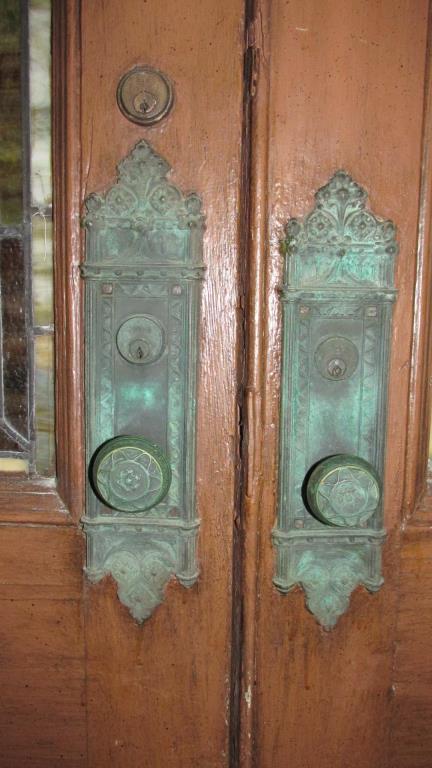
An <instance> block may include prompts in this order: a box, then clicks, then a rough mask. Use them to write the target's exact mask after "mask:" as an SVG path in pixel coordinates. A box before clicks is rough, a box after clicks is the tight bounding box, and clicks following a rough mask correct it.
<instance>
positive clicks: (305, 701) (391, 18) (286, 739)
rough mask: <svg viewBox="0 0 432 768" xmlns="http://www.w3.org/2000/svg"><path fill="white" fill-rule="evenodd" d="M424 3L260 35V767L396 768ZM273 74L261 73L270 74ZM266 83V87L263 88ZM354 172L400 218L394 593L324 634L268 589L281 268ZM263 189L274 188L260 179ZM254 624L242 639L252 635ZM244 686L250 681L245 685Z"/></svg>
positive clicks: (383, 6) (283, 21)
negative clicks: (263, 226) (328, 197)
mask: <svg viewBox="0 0 432 768" xmlns="http://www.w3.org/2000/svg"><path fill="white" fill-rule="evenodd" d="M427 12H428V7H427V3H426V2H420V3H416V4H412V3H404V4H402V5H399V6H398V11H397V13H395V11H394V5H393V4H392V3H390V2H381V3H362V2H357V1H356V0H352V2H349V3H348V4H347V3H345V2H344V3H341V2H338V1H336V2H332V3H326V4H319V3H316V2H306V3H305V2H303V1H302V2H291V3H289V4H286V3H282V2H273V3H272V4H271V6H270V4H267V3H265V4H263V6H262V13H263V14H264V16H265V14H266V13H268V14H270V18H269V19H268V21H267V22H265V23H267V24H268V25H269V28H270V30H271V31H270V33H269V35H268V36H267V39H266V51H267V52H268V51H270V53H269V54H268V56H269V62H270V63H269V65H268V70H269V80H270V92H269V97H268V115H269V117H268V147H269V150H268V166H269V170H268V176H267V177H266V181H267V185H268V195H269V204H268V209H269V212H270V213H269V224H268V238H269V241H270V244H271V247H270V258H269V259H268V272H267V287H266V300H265V305H264V307H263V313H262V316H263V318H265V320H264V321H263V333H267V350H266V356H265V368H264V374H263V379H262V380H263V382H265V389H264V392H263V394H264V396H265V408H264V417H263V424H262V445H263V448H262V452H263V458H262V466H263V467H265V472H264V473H263V488H262V498H261V500H260V504H259V506H258V503H257V506H256V515H257V516H258V519H259V530H260V550H259V576H258V578H259V583H258V595H259V597H258V601H257V606H256V619H257V628H256V636H255V642H256V669H257V674H256V688H255V689H254V690H253V698H254V701H255V711H254V723H255V731H254V735H255V744H254V750H253V752H254V755H255V758H254V759H255V761H256V764H257V765H259V766H260V768H267V766H268V767H269V768H270V766H272V768H276V767H277V766H281V768H282V766H285V765H286V764H287V760H288V759H289V763H290V765H291V766H292V767H293V768H308V767H309V766H310V768H314V767H315V766H316V765H317V761H319V764H320V766H323V767H324V766H330V765H332V766H334V765H340V766H342V765H349V766H350V768H360V766H364V767H366V766H384V765H390V764H391V765H394V764H395V763H393V762H389V744H390V738H391V719H390V714H391V706H392V683H393V681H394V678H393V663H394V660H393V649H394V642H395V637H396V635H395V622H396V603H397V589H398V572H399V552H398V550H399V526H400V522H401V503H402V492H403V477H402V472H401V470H402V468H403V463H404V446H405V439H406V408H407V403H408V387H409V362H408V361H409V357H410V331H409V329H410V327H411V317H412V291H413V284H414V275H415V259H414V254H415V250H416V233H417V219H418V205H419V198H418V190H419V182H420V153H421V141H422V115H423V89H424V63H425V53H426V31H427ZM263 77H264V78H265V77H266V68H265V67H264V71H263ZM264 87H266V86H265V85H264ZM338 168H344V169H345V170H346V171H347V172H348V173H350V174H351V175H353V176H354V177H355V178H356V180H357V181H359V183H360V184H361V185H362V186H365V187H366V189H367V190H368V192H369V202H370V206H371V209H372V210H374V211H377V212H379V213H380V214H381V215H382V216H383V217H385V218H390V219H392V220H393V221H394V222H395V224H396V226H397V230H398V240H399V242H400V246H401V250H400V255H399V257H398V262H397V274H396V286H397V287H398V289H399V296H398V300H397V303H396V306H395V314H394V325H393V343H392V359H391V372H390V395H389V404H388V407H389V423H388V441H387V449H386V483H385V527H386V528H387V530H388V539H387V542H386V544H385V545H384V577H385V584H384V586H383V588H382V589H381V591H380V592H379V593H378V594H376V595H373V596H370V595H369V594H368V593H366V592H365V591H364V590H363V589H359V590H357V591H356V592H355V594H354V595H353V596H352V599H351V605H350V608H349V610H348V611H347V613H346V614H345V615H344V616H342V617H341V619H340V620H339V623H338V625H337V627H336V629H335V630H334V631H332V632H328V633H327V632H324V631H323V630H322V628H320V627H319V625H318V624H317V623H316V621H315V619H314V617H313V616H312V615H311V614H310V613H308V611H307V610H306V609H305V606H304V595H303V594H302V592H301V590H300V589H298V588H297V589H296V590H295V593H294V594H289V595H287V596H285V597H283V596H281V595H279V594H278V593H277V591H276V590H275V588H274V586H273V585H272V578H273V570H274V552H273V550H272V546H271V539H270V532H271V529H272V526H273V524H274V521H275V498H277V494H276V488H277V485H276V482H277V474H278V469H277V462H276V458H275V457H276V456H277V434H278V429H277V425H278V415H279V394H280V393H279V391H278V382H279V377H280V350H281V339H280V318H281V315H280V304H279V298H278V292H277V290H276V289H277V286H278V285H279V284H280V283H281V269H282V258H281V255H280V252H279V244H278V241H279V238H281V237H282V236H283V228H284V225H285V224H286V222H287V220H288V218H289V217H292V216H298V217H303V216H304V215H305V214H306V213H308V212H309V211H310V210H311V209H312V207H313V202H314V201H313V194H314V192H315V191H316V190H317V189H318V188H319V187H321V186H322V185H323V184H325V183H326V182H327V180H328V179H329V178H330V177H331V175H332V174H333V173H334V172H335V171H336V170H337V169H338ZM263 184H265V182H263ZM251 627H252V617H251V616H249V621H248V622H247V623H246V631H247V632H253V631H254V630H253V629H252V628H251ZM244 685H245V687H247V681H246V682H245V683H244Z"/></svg>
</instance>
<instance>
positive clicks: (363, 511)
mask: <svg viewBox="0 0 432 768" xmlns="http://www.w3.org/2000/svg"><path fill="white" fill-rule="evenodd" d="M306 497H307V501H308V505H309V508H310V511H311V512H312V514H313V515H314V516H315V517H316V518H318V520H320V521H321V522H322V523H326V524H327V525H336V526H341V527H348V528H356V527H358V526H361V525H363V524H364V523H366V521H367V520H369V518H371V517H372V515H373V514H374V512H375V511H376V509H377V507H378V505H379V503H380V500H381V483H380V479H379V477H378V474H377V472H376V471H375V469H374V468H373V466H372V465H371V464H369V462H368V461H365V460H364V459H361V458H359V457H358V456H350V455H348V454H338V455H336V456H329V457H328V458H326V459H323V461H320V462H319V464H317V466H316V467H315V468H314V469H313V471H312V472H311V474H310V476H309V478H308V479H307V484H306Z"/></svg>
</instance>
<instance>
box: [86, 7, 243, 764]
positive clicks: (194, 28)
mask: <svg viewBox="0 0 432 768" xmlns="http://www.w3.org/2000/svg"><path fill="white" fill-rule="evenodd" d="M81 13H82V16H81V21H82V38H81V39H82V70H81V78H82V165H83V189H82V195H83V197H84V196H85V195H87V194H88V193H90V192H97V191H102V190H104V189H105V188H107V186H109V185H110V184H112V182H113V181H114V179H115V169H116V165H117V163H118V162H119V160H120V159H121V158H122V157H124V155H125V154H126V153H127V152H129V150H130V149H131V148H132V147H133V146H134V144H135V143H136V142H137V141H138V140H139V139H140V138H145V139H147V140H148V141H149V142H150V143H151V145H152V146H153V148H154V149H155V150H156V151H157V152H159V153H160V154H162V155H163V156H164V157H165V158H166V160H167V161H168V162H169V163H170V165H171V166H172V167H173V173H172V175H171V178H172V180H173V182H174V183H175V184H177V185H178V186H179V187H180V188H181V189H182V190H184V191H192V190H193V191H196V192H198V194H199V195H201V197H202V200H203V208H204V212H205V215H206V233H205V244H204V261H205V264H206V266H207V270H206V275H205V281H204V286H203V300H202V315H201V317H202V320H201V331H202V332H201V348H200V374H199V386H198V432H197V440H198V442H197V501H198V508H197V509H198V515H199V517H200V518H201V530H200V537H199V564H200V569H201V575H200V578H199V581H198V583H197V584H196V585H195V586H194V587H193V588H192V589H190V590H185V589H184V588H183V587H181V586H180V585H179V584H177V583H172V584H171V585H170V586H169V588H168V593H167V596H166V600H165V603H164V604H163V605H162V606H161V607H159V608H158V609H157V610H156V612H155V614H154V615H153V617H152V618H151V619H150V620H149V621H147V622H146V623H145V624H144V626H143V627H139V626H137V624H136V623H135V622H134V621H133V619H132V618H131V616H130V615H129V613H128V611H127V610H126V609H125V608H124V606H122V605H121V604H120V603H119V601H118V599H117V597H116V595H115V588H114V585H113V584H111V583H108V582H106V581H105V582H104V583H102V584H100V585H98V586H96V587H92V586H87V588H86V596H85V605H86V637H87V649H88V696H89V714H88V717H89V745H90V747H89V749H90V751H89V765H90V766H91V768H106V766H107V765H110V766H113V768H125V766H128V768H135V767H136V768H154V766H157V765H161V764H162V762H163V765H164V766H165V768H170V767H172V768H192V767H193V766H197V768H198V766H200V768H201V766H203V765H205V766H207V768H211V767H214V768H216V766H225V765H227V763H228V751H229V744H228V721H229V697H230V664H231V656H230V645H231V587H232V580H231V562H232V546H233V522H234V515H235V509H234V499H235V472H236V457H237V452H238V429H239V425H238V414H237V408H236V402H237V388H238V378H237V342H238V333H239V327H238V324H239V319H240V301H239V292H240V291H239V280H238V261H239V249H238V236H239V215H238V214H239V189H240V177H241V172H240V160H241V136H242V105H243V85H242V76H243V3H242V2H240V0H233V1H230V2H223V3H222V4H219V3H215V2H213V1H212V0H204V2H200V3H199V5H196V4H195V3H184V2H181V3H179V2H177V1H174V0H165V2H163V3H161V2H160V1H159V0H148V2H145V3H143V2H139V1H138V0H125V1H124V2H122V3H118V2H117V0H104V2H102V0H92V2H91V3H83V4H82V11H81ZM138 64H148V65H153V66H155V67H157V68H159V69H161V70H162V71H163V72H165V73H166V74H167V75H168V76H169V78H170V79H171V80H172V82H173V84H174V90H175V104H174V107H173V109H172V111H171V113H170V115H169V116H168V118H167V119H166V120H164V121H163V122H161V123H160V124H158V125H157V126H154V127H151V128H147V129H146V128H143V127H140V126H137V125H135V124H133V123H131V122H129V121H128V120H126V119H125V118H124V117H123V115H122V114H121V113H120V111H119V109H118V107H117V104H116V88H117V84H118V81H119V79H120V77H121V76H122V75H123V74H124V73H125V72H126V71H128V70H129V69H131V68H132V67H134V66H136V65H138ZM161 761H162V762H161Z"/></svg>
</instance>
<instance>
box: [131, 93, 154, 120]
mask: <svg viewBox="0 0 432 768" xmlns="http://www.w3.org/2000/svg"><path fill="white" fill-rule="evenodd" d="M156 104H157V98H156V97H155V96H154V95H153V94H152V93H150V92H149V91H140V92H139V93H137V95H136V96H135V98H134V100H133V105H134V109H135V111H136V112H141V114H142V115H146V114H147V113H148V112H151V111H152V109H154V108H155V106H156Z"/></svg>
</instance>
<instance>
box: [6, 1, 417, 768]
mask: <svg viewBox="0 0 432 768" xmlns="http://www.w3.org/2000/svg"><path fill="white" fill-rule="evenodd" d="M427 36H428V2H427V0H415V1H411V2H409V1H408V0H407V1H406V2H398V3H396V4H395V3H394V0H370V1H369V0H368V2H364V0H327V1H326V2H318V0H290V2H286V1H285V0H273V2H270V0H261V2H260V0H257V2H256V3H255V4H253V3H249V2H247V3H244V2H243V0H218V2H215V1H214V0H201V2H199V3H196V2H192V0H181V1H180V2H179V0H163V2H161V0H123V2H121V3H119V2H118V0H91V2H81V3H79V2H78V0H65V2H64V3H63V2H58V3H57V4H56V7H55V18H54V67H55V89H54V97H55V102H54V108H55V109H54V111H55V139H56V151H55V157H54V163H55V164H54V168H55V176H56V193H57V209H56V221H57V255H56V265H57V271H56V296H57V318H56V320H57V334H58V336H57V339H58V340H57V376H58V388H57V409H58V410H57V430H58V448H57V456H58V475H59V481H58V487H57V489H56V491H55V492H54V491H53V490H52V489H47V488H46V487H42V486H38V485H37V484H35V485H32V486H31V487H30V486H28V487H22V486H20V487H19V488H18V487H17V486H14V485H13V483H12V485H11V483H10V482H9V483H8V485H6V486H2V487H1V488H0V503H1V511H0V515H1V523H2V527H1V537H0V553H1V556H0V588H1V597H2V617H3V618H2V629H1V637H2V645H1V653H2V666H1V675H2V695H1V698H2V706H1V708H0V709H1V710H2V713H1V717H2V731H1V735H0V744H1V750H0V765H1V766H4V767H5V768H26V767H27V766H32V767H33V768H36V767H37V768H39V767H40V768H42V766H43V767H44V768H48V766H61V765H65V766H68V767H69V768H78V767H79V768H107V766H114V767H115V768H143V767H145V768H156V767H158V766H164V768H194V767H196V768H203V767H204V766H205V767H206V768H212V767H214V768H228V766H230V767H231V768H235V766H241V767H242V768H252V766H255V768H287V766H289V767H290V768H316V767H317V766H320V768H327V766H328V767H330V766H332V768H335V767H337V768H346V766H349V768H366V767H367V768H429V767H430V766H431V765H432V741H431V736H430V733H431V729H430V716H431V710H432V707H431V693H430V690H429V688H428V681H429V684H430V682H431V680H430V675H431V673H432V662H431V655H430V652H429V648H428V642H427V639H428V629H429V628H430V621H431V610H432V606H431V604H430V600H431V598H430V589H429V590H428V584H429V585H430V581H431V576H432V565H431V560H430V558H431V554H432V539H431V515H430V511H429V509H428V499H427V496H426V497H422V498H423V505H422V506H419V505H418V502H419V499H420V497H421V496H422V493H423V492H424V490H425V451H424V435H427V432H428V428H427V424H426V422H427V419H428V415H427V398H426V396H425V392H426V390H425V388H424V382H425V381H426V380H427V370H428V369H427V351H426V350H427V334H426V333H425V328H426V326H427V317H428V302H427V293H426V291H425V289H424V284H425V281H427V277H428V275H429V266H428V264H429V262H428V255H427V245H428V232H429V219H428V216H430V205H429V203H430V199H429V198H430V186H431V184H430V182H431V175H430V168H429V162H430V161H429V156H428V146H429V145H428V131H429V130H430V122H431V118H430V115H429V111H428V109H429V101H428V87H429V79H428V78H429V61H428V48H427V45H428V42H427V41H428V38H427ZM137 64H150V65H154V66H156V67H158V68H160V69H161V70H162V71H164V72H166V74H167V75H169V77H170V78H171V79H172V81H173V83H174V87H175V106H174V109H173V110H172V112H171V113H170V115H169V116H168V117H167V119H165V120H164V121H162V122H161V123H159V124H158V125H157V126H154V127H150V128H142V127H139V126H137V125H135V124H133V123H131V122H128V121H127V120H126V119H125V117H124V116H123V115H122V114H121V113H120V111H119V109H118V107H117V104H116V98H115V93H116V87H117V84H118V81H119V79H120V77H121V76H122V75H123V74H124V73H125V72H126V71H127V70H129V69H130V68H132V67H133V66H135V65H137ZM142 137H144V138H146V139H147V140H148V141H149V142H150V143H151V144H152V146H153V147H154V148H155V149H156V150H157V151H158V152H159V153H160V154H162V155H163V156H164V157H165V158H166V159H167V160H168V161H169V163H170V164H171V166H172V167H173V175H172V178H173V180H174V182H175V183H176V184H177V185H178V186H179V187H180V188H182V189H183V190H194V191H196V192H198V193H199V194H200V196H201V197H202V199H203V205H204V212H205V215H206V233H205V243H204V261H205V263H206V266H207V272H206V277H205V281H204V289H203V298H202V321H201V345H200V373H199V389H198V429H197V439H198V444H197V459H198V462H197V501H198V514H199V516H200V518H201V529H200V538H199V562H200V571H201V574H200V578H199V581H198V583H197V584H196V585H195V586H194V587H193V588H192V589H190V590H185V589H183V588H182V587H181V586H180V585H179V584H177V583H175V582H174V581H173V582H172V583H170V584H169V586H168V589H167V592H166V597H165V601H164V603H163V605H162V606H160V607H159V608H158V609H157V610H156V611H155V613H154V615H153V616H152V618H151V619H149V620H148V621H147V622H145V623H144V625H143V626H138V625H137V624H136V623H135V622H134V620H133V619H132V618H131V616H130V615H129V613H128V611H127V609H126V608H124V606H122V605H121V604H120V603H119V601H118V599H117V596H116V588H115V584H114V583H113V582H112V581H110V580H104V581H103V582H102V583H100V584H98V585H90V584H89V583H88V582H87V581H86V579H85V577H84V575H83V570H82V568H83V564H84V540H83V536H82V533H81V531H80V526H79V520H80V517H81V515H82V513H83V485H84V482H83V480H84V476H85V466H84V462H83V458H82V457H83V452H82V439H83V438H82V430H80V428H79V425H80V424H81V425H82V418H81V415H82V402H83V401H82V380H83V377H82V348H83V336H82V305H81V294H80V278H79V273H78V263H79V261H80V260H81V258H82V254H83V248H82V245H83V244H82V234H81V231H80V227H79V215H80V212H81V210H82V202H83V199H84V198H85V196H86V195H87V194H89V193H90V192H95V191H103V190H104V189H106V188H108V187H109V186H110V185H111V184H112V183H113V181H114V179H115V168H116V165H117V164H118V162H119V160H120V159H121V158H122V157H123V156H124V155H125V154H126V153H127V152H128V151H129V150H130V149H131V147H132V146H133V145H134V144H135V143H136V142H137V141H138V140H139V139H140V138H142ZM340 167H344V168H345V169H346V170H347V171H349V172H350V173H351V174H352V175H353V176H355V178H356V179H357V180H358V181H359V182H360V183H361V184H363V185H364V186H365V187H366V188H367V189H368V190H369V192H370V202H371V205H372V208H373V209H374V210H376V211H377V212H378V213H380V214H381V215H383V216H385V217H388V218H391V219H392V220H394V221H395V223H396V225H397V227H398V232H399V240H400V244H401V253H400V257H399V261H398V270H397V286H398V288H399V291H400V294H399V300H398V303H397V306H396V313H395V322H394V333H393V343H392V362H391V385H390V397H389V404H388V406H389V427H388V447H387V463H386V513H385V515H386V527H387V530H388V533H389V536H388V540H387V543H386V545H385V562H384V575H385V579H386V582H385V586H384V587H383V589H382V590H381V591H380V592H379V593H378V594H377V595H374V596H370V595H369V594H367V593H366V592H364V591H363V590H362V589H359V590H357V591H356V592H355V594H354V595H353V597H352V599H351V604H350V608H349V611H348V612H347V614H346V615H345V616H343V617H342V618H341V620H340V622H339V624H338V625H337V627H336V629H335V630H333V631H332V632H324V631H323V630H322V629H321V628H320V627H319V625H318V624H317V623H316V621H315V619H314V618H313V616H311V614H310V613H308V611H307V610H306V609H305V606H304V598H303V595H302V593H301V591H300V590H299V591H296V592H295V593H294V594H290V595H288V596H285V597H282V596H281V595H280V594H279V593H278V592H277V591H276V590H275V588H274V587H273V585H272V577H273V565H274V562H273V558H274V553H273V550H272V543H271V529H272V527H273V525H274V521H275V515H276V506H275V505H276V501H275V499H276V496H277V494H276V488H277V439H278V418H279V396H280V391H279V383H280V377H279V374H280V354H281V352H280V350H281V339H280V330H281V328H280V324H281V317H280V305H279V299H278V293H277V286H278V284H279V283H280V281H281V274H282V256H281V253H280V249H279V239H280V237H281V236H282V234H283V228H284V224H285V223H286V221H287V219H288V218H289V217H290V216H293V215H297V216H302V215H304V214H305V213H307V212H308V211H309V210H310V208H311V206H312V201H313V193H314V191H315V190H316V189H317V188H318V187H320V186H322V185H323V184H324V183H325V182H326V181H327V180H328V178H329V177H330V176H331V174H332V173H333V172H334V171H335V170H336V169H338V168H340ZM428 206H429V207H428ZM416 276H417V282H416ZM413 328H414V330H415V333H414V336H413V333H412V329H413ZM422 424H423V427H422V426H421V425H422Z"/></svg>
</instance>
